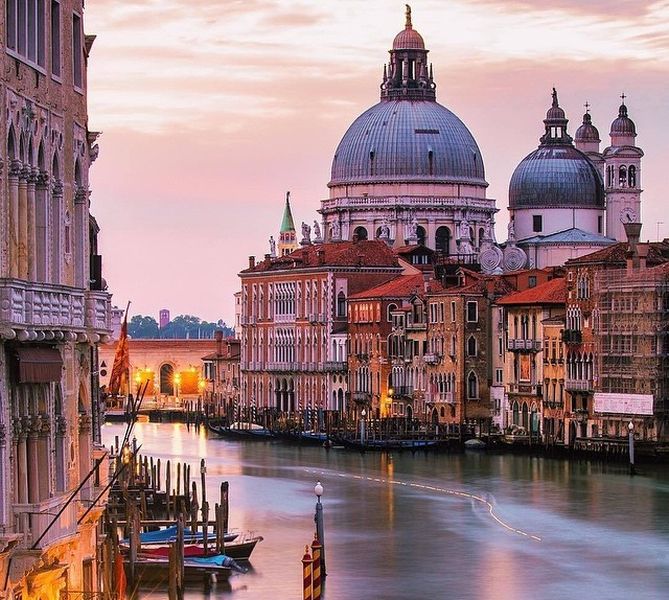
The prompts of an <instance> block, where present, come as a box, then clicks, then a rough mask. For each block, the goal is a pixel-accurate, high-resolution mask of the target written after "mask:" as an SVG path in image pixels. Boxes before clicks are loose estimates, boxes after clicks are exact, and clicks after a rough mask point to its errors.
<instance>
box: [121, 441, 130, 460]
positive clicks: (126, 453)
mask: <svg viewBox="0 0 669 600" xmlns="http://www.w3.org/2000/svg"><path fill="white" fill-rule="evenodd" d="M131 460H132V450H130V446H129V445H128V444H124V445H123V448H122V449H121V462H122V463H123V464H124V465H127V464H129V463H130V461H131Z"/></svg>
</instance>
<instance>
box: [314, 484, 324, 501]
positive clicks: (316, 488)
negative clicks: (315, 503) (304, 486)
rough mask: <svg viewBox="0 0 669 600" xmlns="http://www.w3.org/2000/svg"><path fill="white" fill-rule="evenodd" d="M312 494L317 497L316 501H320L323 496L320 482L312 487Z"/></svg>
mask: <svg viewBox="0 0 669 600" xmlns="http://www.w3.org/2000/svg"><path fill="white" fill-rule="evenodd" d="M314 493H315V494H316V496H318V499H319V500H320V498H321V496H322V495H323V486H322V485H321V482H320V481H317V482H316V485H315V486H314Z"/></svg>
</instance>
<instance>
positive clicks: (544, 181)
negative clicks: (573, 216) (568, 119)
mask: <svg viewBox="0 0 669 600" xmlns="http://www.w3.org/2000/svg"><path fill="white" fill-rule="evenodd" d="M534 207H537V208H539V207H569V208H572V207H573V208H587V207H592V208H603V207H604V185H603V182H602V178H601V176H600V174H599V172H598V171H597V168H596V167H595V166H594V165H593V164H592V162H591V161H590V159H588V157H587V156H586V155H585V154H583V153H582V152H580V151H579V150H577V149H576V148H574V147H573V146H572V145H570V144H564V145H542V146H540V147H539V148H538V149H537V150H535V151H534V152H532V153H530V154H528V155H527V156H526V157H525V158H524V159H523V160H522V161H521V162H520V164H519V165H518V166H517V167H516V170H515V171H514V172H513V175H512V176H511V183H510V184H509V208H534Z"/></svg>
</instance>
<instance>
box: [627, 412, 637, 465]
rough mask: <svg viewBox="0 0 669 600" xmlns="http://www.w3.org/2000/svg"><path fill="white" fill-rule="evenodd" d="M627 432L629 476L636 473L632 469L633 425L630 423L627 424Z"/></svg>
mask: <svg viewBox="0 0 669 600" xmlns="http://www.w3.org/2000/svg"><path fill="white" fill-rule="evenodd" d="M627 431H628V432H629V434H628V435H629V437H628V439H629V450H630V475H634V474H635V473H636V471H635V469H634V423H632V421H630V422H629V423H628V424H627Z"/></svg>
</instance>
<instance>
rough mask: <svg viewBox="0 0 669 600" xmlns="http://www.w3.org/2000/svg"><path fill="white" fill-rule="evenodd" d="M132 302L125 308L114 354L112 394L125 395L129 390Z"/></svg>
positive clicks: (110, 384)
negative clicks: (129, 322) (129, 327)
mask: <svg viewBox="0 0 669 600" xmlns="http://www.w3.org/2000/svg"><path fill="white" fill-rule="evenodd" d="M129 308H130V302H128V307H127V308H126V309H125V317H124V318H123V325H121V335H120V336H119V338H118V343H117V344H116V353H115V354H114V366H113V367H112V372H111V375H110V377H109V393H110V394H111V395H112V396H118V395H125V394H127V393H128V391H129V383H130V382H129V381H128V372H129V371H130V352H129V350H128V309H129Z"/></svg>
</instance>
